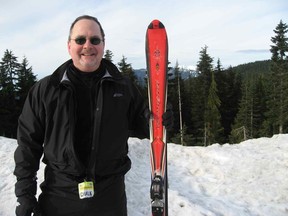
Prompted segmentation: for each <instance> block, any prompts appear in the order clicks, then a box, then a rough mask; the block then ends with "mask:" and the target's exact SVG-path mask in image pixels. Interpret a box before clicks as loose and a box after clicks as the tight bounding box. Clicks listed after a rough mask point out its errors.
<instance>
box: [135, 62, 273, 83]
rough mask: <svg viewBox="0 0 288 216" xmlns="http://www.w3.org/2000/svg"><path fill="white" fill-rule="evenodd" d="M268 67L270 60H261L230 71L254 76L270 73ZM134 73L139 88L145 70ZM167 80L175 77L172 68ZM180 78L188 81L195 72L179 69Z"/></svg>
mask: <svg viewBox="0 0 288 216" xmlns="http://www.w3.org/2000/svg"><path fill="white" fill-rule="evenodd" d="M270 66H271V60H263V61H255V62H250V63H247V64H241V65H238V66H235V67H232V69H233V70H234V71H235V72H236V73H241V74H243V75H248V74H251V73H254V74H256V75H257V74H260V73H261V74H263V73H264V74H267V73H269V72H270ZM134 73H135V75H136V77H137V79H138V82H139V84H140V85H141V86H144V85H146V78H147V70H146V69H134ZM168 74H169V79H173V78H174V77H175V72H174V68H172V69H170V70H169V71H168ZM180 74H181V78H182V79H184V80H186V79H189V77H196V76H197V71H196V70H192V69H185V68H181V69H180Z"/></svg>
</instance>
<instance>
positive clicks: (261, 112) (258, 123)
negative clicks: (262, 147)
mask: <svg viewBox="0 0 288 216" xmlns="http://www.w3.org/2000/svg"><path fill="white" fill-rule="evenodd" d="M254 86H255V87H254V90H253V98H254V99H253V124H252V128H253V130H252V132H251V136H252V137H253V138H258V137H262V136H265V135H266V134H265V133H264V130H263V129H264V122H265V120H266V118H265V113H266V112H267V107H266V100H267V97H266V91H265V85H264V79H263V76H259V77H258V78H257V79H256V83H255V84H254Z"/></svg>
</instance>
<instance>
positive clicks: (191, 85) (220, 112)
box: [0, 20, 288, 146]
mask: <svg viewBox="0 0 288 216" xmlns="http://www.w3.org/2000/svg"><path fill="white" fill-rule="evenodd" d="M273 31H274V33H275V35H274V36H273V37H271V43H272V45H271V47H270V52H271V59H267V60H265V61H258V62H251V63H247V64H243V65H238V66H236V67H229V68H223V67H222V65H221V61H220V59H217V61H216V63H215V62H214V58H213V57H211V56H210V55H209V50H208V46H206V45H205V46H204V47H203V48H202V49H201V50H200V51H199V61H198V62H197V68H196V71H188V73H187V70H186V71H184V69H183V68H180V67H179V65H178V62H176V65H175V66H171V63H169V64H168V66H167V68H168V69H167V71H168V74H169V78H168V103H169V104H171V105H172V107H173V114H174V128H173V130H172V131H169V134H168V141H169V142H173V143H178V144H181V145H185V146H191V145H193V146H208V145H211V144H213V143H219V144H224V143H227V142H229V143H239V142H241V141H243V140H246V139H249V138H258V137H264V136H266V137H271V136H272V135H273V134H279V133H288V113H287V112H288V57H287V53H288V38H287V32H288V26H287V24H286V23H283V22H282V20H281V21H280V22H279V24H278V25H277V26H276V28H275V29H274V30H273ZM104 58H106V59H108V60H110V61H112V62H113V59H112V58H113V52H112V51H110V50H106V52H105V55H104ZM117 66H118V68H119V70H120V71H121V72H122V73H123V74H125V75H127V76H129V77H130V78H131V79H132V80H133V81H134V82H135V84H136V85H137V86H138V88H139V90H140V91H141V92H142V94H143V96H144V97H145V98H147V85H146V82H144V84H143V82H140V81H139V76H137V70H134V69H133V67H132V64H130V63H128V62H127V58H126V57H125V56H123V58H122V59H121V60H120V62H118V63H117ZM0 70H1V71H0V122H1V123H0V136H6V137H11V138H16V136H17V121H18V117H19V115H20V113H21V110H22V107H23V104H24V101H25V98H26V96H27V93H28V91H29V89H30V88H31V87H32V86H33V84H34V83H35V82H37V77H36V75H35V74H34V72H33V70H32V66H29V62H28V60H27V59H26V57H24V58H23V60H22V61H21V62H20V63H19V61H18V58H17V57H16V56H15V55H14V54H13V52H12V51H11V50H8V49H7V50H6V51H5V52H4V56H3V58H2V59H1V62H0ZM184 72H185V73H186V74H188V76H185V77H184V76H183V73H184Z"/></svg>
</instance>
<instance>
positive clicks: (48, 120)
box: [14, 59, 149, 212]
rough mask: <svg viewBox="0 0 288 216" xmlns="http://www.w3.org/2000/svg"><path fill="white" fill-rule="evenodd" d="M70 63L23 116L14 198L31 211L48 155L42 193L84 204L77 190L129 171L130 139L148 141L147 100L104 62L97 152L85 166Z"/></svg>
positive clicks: (34, 92) (34, 93) (31, 99)
mask: <svg viewBox="0 0 288 216" xmlns="http://www.w3.org/2000/svg"><path fill="white" fill-rule="evenodd" d="M71 63H72V61H71V60H69V61H67V62H65V63H64V64H63V65H61V66H60V67H59V68H58V69H57V70H56V71H55V72H54V73H53V74H52V75H51V76H48V77H45V78H43V79H42V80H40V81H39V82H37V83H36V84H35V85H34V86H33V88H32V89H31V91H30V92H29V94H28V96H27V99H26V102H25V105H24V107H23V111H22V114H21V116H20V117H19V124H18V138H17V139H18V147H17V149H16V151H15V163H16V167H15V171H14V174H15V175H16V177H17V183H16V185H15V193H16V196H17V197H18V201H19V202H20V203H21V202H22V203H23V205H24V204H25V205H24V206H23V205H21V208H24V209H25V208H27V211H30V210H31V208H34V207H35V205H36V204H37V201H36V198H35V194H36V173H37V171H38V169H39V161H40V159H41V157H42V155H43V153H44V156H43V162H44V163H45V164H46V165H47V166H46V168H45V181H44V182H43V183H42V185H41V189H42V192H43V193H52V194H57V195H60V196H69V197H70V198H75V199H79V198H78V193H77V185H78V183H79V182H82V181H83V180H84V179H86V180H92V181H94V182H95V184H97V183H99V184H100V183H101V181H103V179H107V178H109V177H110V176H117V175H124V174H125V173H126V172H127V171H128V170H129V169H130V166H131V162H130V159H129V158H128V156H127V153H128V145H127V139H128V137H129V136H136V137H139V138H147V137H148V136H149V132H148V123H147V119H146V118H145V116H144V112H145V109H146V107H145V105H144V100H143V98H142V96H141V95H140V93H139V91H138V90H137V89H136V87H135V86H134V85H133V84H132V83H131V81H130V80H129V79H128V78H125V77H124V76H122V74H121V73H120V72H119V71H118V69H117V68H116V66H114V65H113V64H112V63H110V62H108V61H106V60H104V59H103V60H102V64H104V66H105V68H106V74H105V75H104V76H103V77H102V79H101V80H100V82H99V85H98V88H97V97H95V101H94V103H93V104H94V108H93V115H92V116H91V118H93V124H94V127H93V133H92V134H93V137H92V138H91V139H92V147H91V154H90V156H89V157H90V159H89V165H88V166H84V164H83V163H81V161H80V160H79V158H78V156H77V152H75V148H74V147H75V136H74V134H75V133H76V132H75V122H76V116H75V114H76V109H77V105H76V104H77V103H76V101H75V89H74V86H73V84H72V83H71V82H70V81H69V79H68V77H67V74H66V71H67V68H68V66H69V65H70V64H71ZM30 212H31V211H30Z"/></svg>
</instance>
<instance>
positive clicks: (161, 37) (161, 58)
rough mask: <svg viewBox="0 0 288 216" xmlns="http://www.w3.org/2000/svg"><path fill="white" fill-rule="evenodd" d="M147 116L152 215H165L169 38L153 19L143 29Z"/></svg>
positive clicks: (160, 25)
mask: <svg viewBox="0 0 288 216" xmlns="http://www.w3.org/2000/svg"><path fill="white" fill-rule="evenodd" d="M146 61H147V75H148V97H149V108H150V111H151V118H150V141H151V145H150V158H151V188H150V197H151V210H152V216H168V178H167V144H166V130H165V127H164V126H163V124H162V115H163V113H164V112H165V111H166V103H167V66H168V40H167V34H166V30H165V27H164V25H163V24H162V23H161V22H160V21H159V20H153V21H152V22H151V23H150V25H149V26H148V29H147V32H146Z"/></svg>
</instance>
